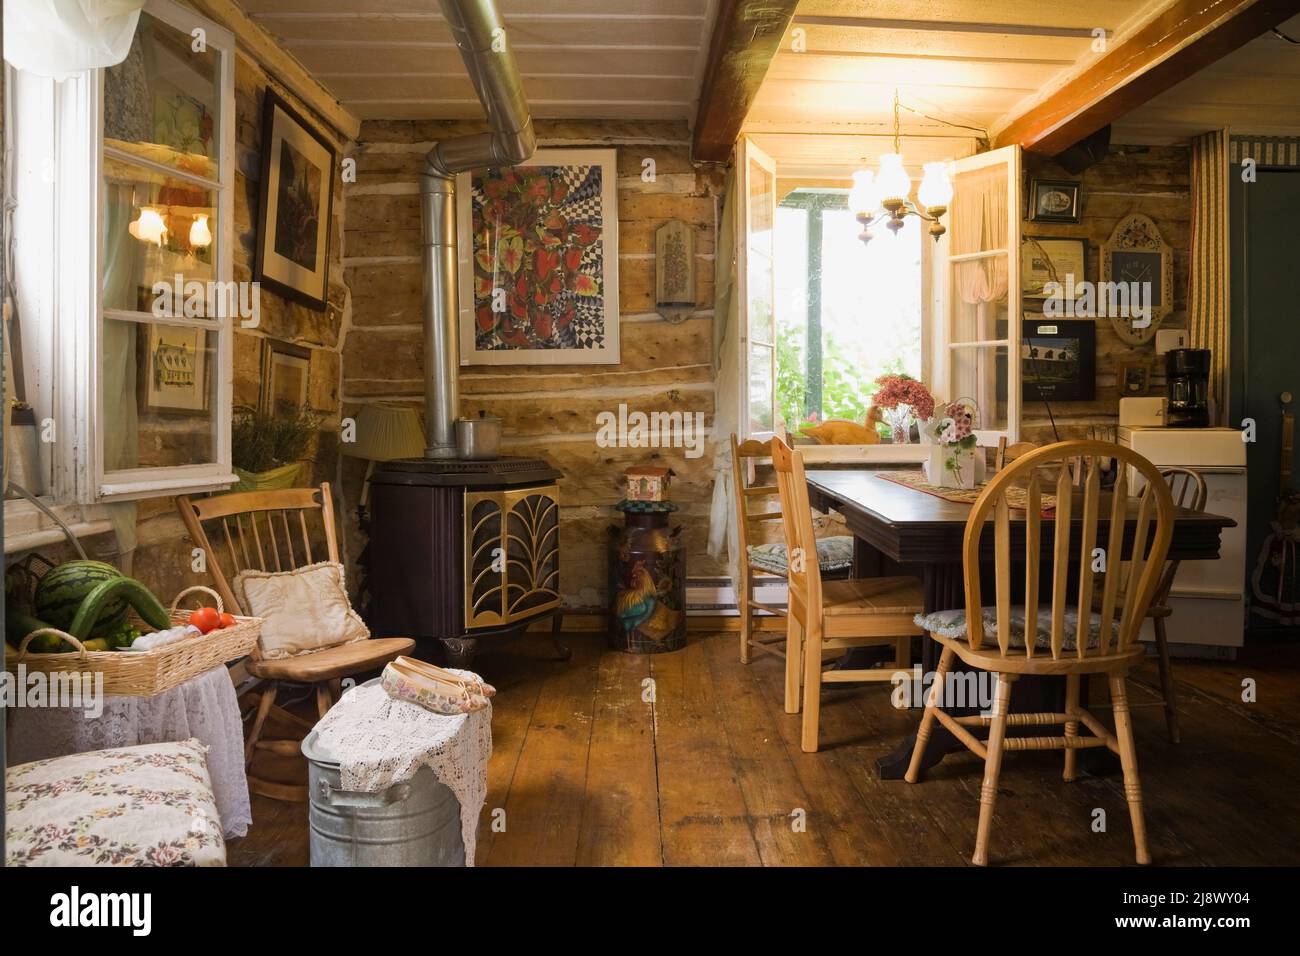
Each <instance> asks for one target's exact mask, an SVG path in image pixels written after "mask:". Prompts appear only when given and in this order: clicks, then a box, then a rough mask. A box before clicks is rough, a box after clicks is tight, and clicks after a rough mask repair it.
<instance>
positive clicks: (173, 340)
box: [139, 323, 208, 415]
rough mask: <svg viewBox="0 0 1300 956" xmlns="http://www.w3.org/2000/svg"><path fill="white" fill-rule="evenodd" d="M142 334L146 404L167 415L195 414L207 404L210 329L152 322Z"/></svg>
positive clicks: (150, 408)
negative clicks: (146, 331)
mask: <svg viewBox="0 0 1300 956" xmlns="http://www.w3.org/2000/svg"><path fill="white" fill-rule="evenodd" d="M140 328H142V329H143V328H147V329H148V330H149V334H148V337H147V338H146V337H145V336H143V335H142V336H140V339H139V343H140V345H141V346H143V347H144V350H145V352H144V357H143V358H144V361H143V362H142V363H141V366H140V372H141V374H142V376H143V381H142V389H143V392H144V407H145V409H146V410H147V411H150V412H162V413H164V414H168V415H196V414H201V413H202V412H204V411H205V410H206V409H207V407H208V390H207V371H208V349H207V334H208V333H207V330H206V329H197V328H192V327H188V326H178V325H161V324H159V323H153V324H150V325H147V326H144V325H142V326H140Z"/></svg>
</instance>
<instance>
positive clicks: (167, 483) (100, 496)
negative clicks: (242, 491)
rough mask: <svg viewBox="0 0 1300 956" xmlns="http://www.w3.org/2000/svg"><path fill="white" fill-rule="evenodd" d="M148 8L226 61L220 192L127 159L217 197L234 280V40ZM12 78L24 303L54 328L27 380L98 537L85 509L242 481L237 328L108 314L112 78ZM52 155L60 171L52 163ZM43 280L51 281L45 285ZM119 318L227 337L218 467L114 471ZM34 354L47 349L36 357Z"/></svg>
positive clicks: (30, 363)
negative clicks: (111, 410) (115, 326)
mask: <svg viewBox="0 0 1300 956" xmlns="http://www.w3.org/2000/svg"><path fill="white" fill-rule="evenodd" d="M144 10H145V12H146V13H148V14H150V15H151V16H153V17H155V18H157V19H158V20H160V21H162V22H164V23H166V24H168V25H169V26H171V27H173V28H175V29H177V30H180V31H182V32H184V33H187V34H190V33H193V31H194V30H196V29H202V30H203V31H204V34H205V42H206V44H207V46H208V48H209V49H210V50H213V51H215V52H217V53H218V54H219V56H220V67H219V69H220V73H219V77H220V86H219V89H220V117H219V127H218V132H217V136H218V167H217V169H218V179H217V181H216V182H215V183H214V182H211V181H208V180H206V179H204V178H202V177H196V176H192V175H190V174H187V173H185V172H183V171H179V170H174V169H171V168H168V167H165V166H161V165H159V164H152V163H150V162H149V161H148V160H144V159H141V158H139V157H135V156H132V155H130V154H121V156H120V158H121V159H124V160H126V161H128V162H130V163H132V164H133V165H135V166H138V167H140V168H141V169H143V170H146V171H154V172H160V173H163V174H165V175H166V176H168V177H170V178H176V179H184V180H189V181H193V182H195V183H197V184H199V185H202V186H203V187H204V188H206V189H210V190H212V191H213V192H215V193H216V196H217V220H218V222H217V229H216V230H214V235H213V239H214V243H215V259H214V266H215V267H214V279H215V280H216V281H221V282H229V281H231V278H232V274H233V253H234V223H233V219H234V178H235V98H234V71H235V57H236V47H235V38H234V34H233V33H231V32H230V31H229V30H226V29H225V28H223V27H220V26H218V25H217V24H215V23H213V22H212V21H210V20H208V19H206V18H204V17H201V16H199V15H198V14H196V13H194V12H193V11H191V10H188V9H186V8H185V7H182V6H180V5H179V4H177V3H174V2H172V0H146V3H145V7H144ZM7 69H8V68H7ZM7 76H8V82H9V83H12V84H14V86H15V93H16V95H15V97H14V99H15V102H16V104H17V106H16V110H15V112H16V114H17V115H16V116H15V117H14V120H15V121H16V139H17V150H16V152H17V156H18V164H17V168H16V170H15V177H14V183H15V189H16V196H17V197H19V200H20V201H19V204H18V206H17V208H16V210H15V222H14V231H15V234H16V235H17V236H19V237H22V238H21V239H20V241H19V242H18V244H17V246H16V247H15V273H16V287H17V291H18V300H19V301H18V305H19V311H20V315H22V316H23V318H24V329H25V330H26V329H27V328H29V327H32V328H39V329H41V330H42V332H43V333H44V332H45V330H47V329H48V333H46V334H43V335H42V336H41V338H42V341H41V342H40V343H34V342H32V341H31V339H30V338H28V339H26V340H25V342H24V348H25V349H28V350H29V352H28V354H27V355H25V356H24V358H25V359H26V360H27V361H26V364H27V367H28V369H29V371H31V370H34V371H37V373H38V374H37V375H35V376H33V375H31V374H29V375H28V376H27V381H28V383H29V391H31V390H32V387H33V385H32V383H33V380H34V379H35V380H36V381H35V385H34V387H35V390H36V392H37V395H36V396H35V398H36V400H35V401H33V404H34V405H35V406H36V407H37V409H38V417H40V416H42V414H43V415H44V416H45V417H48V418H49V419H50V420H52V423H53V427H54V436H55V441H54V442H53V444H52V447H51V448H50V454H51V459H52V460H51V470H50V479H51V481H50V495H49V500H50V501H51V502H52V503H54V504H55V505H57V506H60V507H63V508H66V509H67V513H68V515H69V517H71V518H73V521H74V522H80V523H81V526H82V527H85V528H86V529H87V531H86V533H95V532H93V531H90V530H89V529H90V528H92V527H95V528H97V527H99V526H100V523H101V522H100V521H99V520H98V519H97V514H96V509H93V508H91V509H86V508H79V507H77V506H93V505H95V504H98V503H102V502H111V501H127V500H133V499H140V498H149V497H159V496H166V495H174V494H180V493H183V492H194V493H197V492H204V491H213V490H218V489H224V488H227V487H229V486H230V485H231V484H233V483H234V482H235V481H237V480H238V479H237V476H236V475H235V474H234V473H233V470H232V464H231V454H230V429H231V403H232V394H233V336H234V332H233V327H232V326H233V319H232V318H231V317H230V316H224V317H219V318H216V319H202V318H200V319H186V318H183V317H182V318H174V319H171V318H169V319H157V318H155V317H154V316H152V315H149V314H147V313H134V312H131V313H121V312H113V311H108V312H105V310H104V309H103V307H102V303H101V290H102V286H103V280H102V276H101V274H100V269H101V263H102V261H103V252H104V250H103V248H102V247H103V237H102V231H103V230H102V210H103V159H104V149H105V147H104V135H103V96H104V74H103V70H90V71H87V72H86V73H84V74H82V75H80V76H76V77H73V78H70V79H67V80H63V81H60V82H55V81H53V80H48V79H46V78H43V77H35V76H31V75H27V74H23V73H19V72H17V71H14V70H12V69H10V71H9V73H8V74H7ZM42 102H44V103H45V104H47V108H49V109H50V110H51V112H50V113H49V114H48V115H51V116H52V117H53V122H52V123H51V124H48V125H47V126H46V127H45V130H44V131H45V133H46V136H45V141H46V142H48V143H49V144H50V152H47V153H45V156H44V157H41V155H40V154H41V152H42V150H41V149H40V148H39V147H36V148H31V147H28V148H25V147H24V137H25V136H30V135H32V131H33V124H32V123H31V122H30V120H29V121H28V122H27V123H24V118H25V117H30V116H31V115H34V114H35V115H39V114H36V113H35V111H36V110H37V109H38V108H39V105H40V104H41V103H42ZM24 127H26V129H25V128H24ZM36 129H37V131H38V132H39V131H40V128H39V127H37V128H36ZM51 153H52V156H53V161H52V163H51V162H50V160H49V158H48V157H49V156H50V155H51ZM51 178H52V181H53V185H51V184H50V181H51ZM32 197H35V198H32ZM42 222H44V223H47V224H48V225H47V227H46V229H45V230H44V234H41V232H40V231H38V230H39V229H40V224H41V223H42ZM32 276H38V277H39V278H37V279H35V280H33V279H32V278H31V277H32ZM112 318H119V319H121V318H126V319H132V320H135V321H141V320H146V321H149V322H162V323H165V324H169V325H177V326H187V327H199V328H204V329H207V330H210V331H212V332H215V333H216V340H217V348H216V355H215V362H214V363H213V364H214V365H215V368H212V369H209V374H215V375H216V376H217V388H216V392H215V407H214V408H213V409H212V415H213V420H214V439H215V447H216V453H217V454H216V460H215V461H213V462H209V463H205V464H199V465H185V466H177V467H169V468H137V469H131V470H127V471H105V469H104V463H103V424H104V423H103V410H104V403H103V397H102V395H101V391H100V390H101V381H100V374H99V373H100V368H101V367H102V366H101V358H102V338H103V335H102V333H103V323H104V321H105V319H112ZM47 336H48V337H47ZM32 346H36V348H35V356H34V360H33V358H32V354H31V351H30V350H31V349H32ZM29 400H31V399H30V398H29ZM11 505H18V507H17V508H11ZM30 508H31V506H30V505H29V504H27V503H26V502H6V508H5V516H6V519H10V518H11V516H12V517H14V518H21V517H23V512H24V511H25V510H28V509H30ZM70 523H72V522H70ZM9 545H10V542H9V540H8V537H7V538H6V551H12V550H14V548H13V547H10V546H9Z"/></svg>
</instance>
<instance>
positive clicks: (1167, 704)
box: [1121, 467, 1209, 744]
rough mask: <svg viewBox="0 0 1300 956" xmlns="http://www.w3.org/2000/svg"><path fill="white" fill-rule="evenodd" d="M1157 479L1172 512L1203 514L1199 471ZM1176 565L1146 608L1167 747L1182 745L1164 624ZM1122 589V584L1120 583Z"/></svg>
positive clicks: (1169, 565)
mask: <svg viewBox="0 0 1300 956" xmlns="http://www.w3.org/2000/svg"><path fill="white" fill-rule="evenodd" d="M1160 475H1161V477H1162V478H1164V480H1165V484H1167V485H1168V486H1169V494H1170V497H1171V498H1172V499H1173V502H1174V507H1175V508H1186V509H1187V510H1188V511H1196V512H1202V511H1204V510H1205V502H1206V501H1207V500H1208V498H1209V490H1208V488H1207V487H1206V484H1205V478H1204V476H1203V475H1201V473H1200V472H1199V471H1195V470H1193V469H1191V468H1176V467H1168V468H1161V469H1160ZM1178 564H1179V562H1178V561H1176V560H1174V561H1166V562H1165V569H1164V573H1163V574H1161V576H1160V583H1159V584H1157V585H1156V593H1155V597H1153V598H1152V599H1151V606H1150V607H1149V608H1147V617H1149V618H1151V628H1152V630H1153V631H1154V632H1155V637H1156V660H1157V662H1158V664H1159V668H1160V695H1161V699H1160V700H1158V701H1155V702H1154V705H1155V706H1157V707H1163V708H1164V711H1165V730H1166V732H1167V733H1168V734H1169V742H1170V743H1175V744H1176V743H1180V742H1181V741H1182V731H1181V730H1180V729H1179V727H1178V705H1177V701H1176V699H1175V691H1174V668H1173V663H1172V661H1171V660H1170V658H1169V631H1168V627H1167V625H1166V623H1165V622H1166V621H1167V620H1168V619H1169V616H1170V615H1171V614H1172V613H1173V609H1172V608H1171V607H1170V606H1169V593H1170V592H1171V591H1172V590H1173V587H1174V576H1175V575H1177V574H1178ZM1121 586H1122V583H1121ZM1134 706H1136V707H1142V706H1146V704H1135V705H1134Z"/></svg>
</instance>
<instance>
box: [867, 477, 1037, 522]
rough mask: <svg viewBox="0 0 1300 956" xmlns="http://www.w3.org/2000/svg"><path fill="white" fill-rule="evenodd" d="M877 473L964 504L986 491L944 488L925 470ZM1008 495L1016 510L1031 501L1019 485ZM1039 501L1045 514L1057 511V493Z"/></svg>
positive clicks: (1020, 509) (1007, 493)
mask: <svg viewBox="0 0 1300 956" xmlns="http://www.w3.org/2000/svg"><path fill="white" fill-rule="evenodd" d="M876 474H877V475H879V476H880V477H881V478H883V479H885V481H892V482H894V483H895V484H899V485H906V486H907V487H908V488H915V489H916V490H917V491H923V492H925V493H926V494H927V495H934V496H935V497H936V498H943V499H945V500H947V501H956V502H958V503H959V504H964V505H972V504H974V503H975V499H976V498H978V497H979V496H980V494H981V493H982V492H983V491H984V485H978V486H976V487H974V488H944V487H941V486H939V485H932V484H930V483H929V482H928V481H926V480H925V472H923V471H880V472H877V473H876ZM1006 497H1007V505H1008V506H1009V507H1010V508H1011V509H1013V510H1015V511H1024V510H1025V509H1026V506H1027V505H1028V503H1029V493H1028V492H1026V491H1025V489H1024V488H1021V487H1019V486H1014V485H1013V486H1012V487H1010V488H1008V489H1007V492H1006ZM1039 501H1040V503H1041V506H1042V509H1043V514H1044V515H1047V514H1050V513H1052V512H1054V511H1056V495H1048V494H1044V495H1040V496H1039Z"/></svg>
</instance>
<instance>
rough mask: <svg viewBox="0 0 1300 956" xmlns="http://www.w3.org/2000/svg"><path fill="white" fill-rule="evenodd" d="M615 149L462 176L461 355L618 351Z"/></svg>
mask: <svg viewBox="0 0 1300 956" xmlns="http://www.w3.org/2000/svg"><path fill="white" fill-rule="evenodd" d="M616 155H617V153H616V150H612V149H539V150H538V151H537V152H536V153H534V154H533V157H532V159H530V160H529V161H528V162H527V163H526V164H525V165H522V166H510V167H506V168H490V169H482V170H475V171H474V172H473V173H461V174H460V175H459V176H458V177H457V178H456V203H457V212H456V221H457V230H458V232H459V235H458V239H457V248H458V250H459V255H460V361H461V364H462V365H558V364H564V365H573V364H591V365H598V364H616V363H617V362H618V361H619V335H618V333H619V327H618V326H619V313H618V202H617V198H616V194H615V177H616V169H615V158H616Z"/></svg>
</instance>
